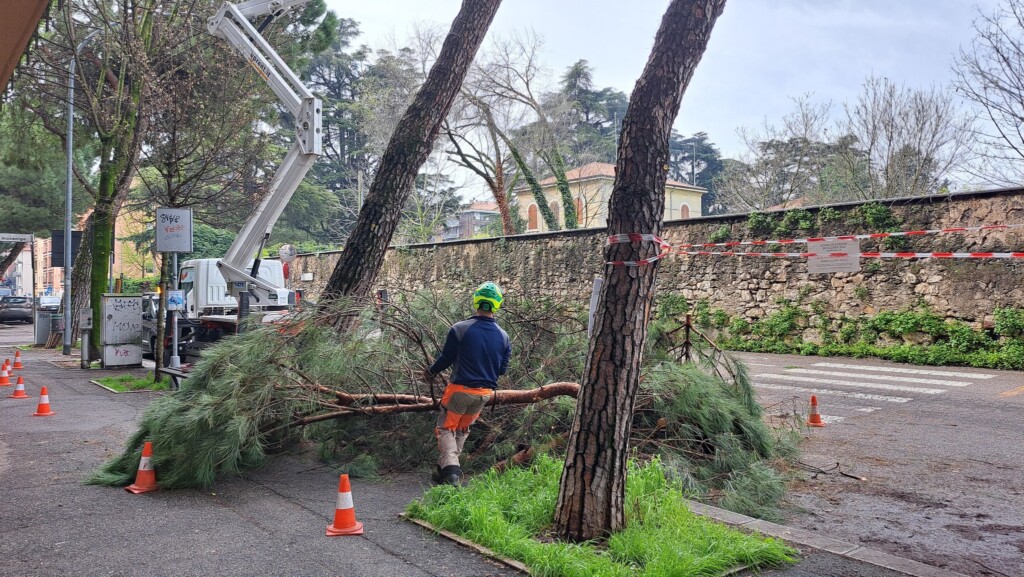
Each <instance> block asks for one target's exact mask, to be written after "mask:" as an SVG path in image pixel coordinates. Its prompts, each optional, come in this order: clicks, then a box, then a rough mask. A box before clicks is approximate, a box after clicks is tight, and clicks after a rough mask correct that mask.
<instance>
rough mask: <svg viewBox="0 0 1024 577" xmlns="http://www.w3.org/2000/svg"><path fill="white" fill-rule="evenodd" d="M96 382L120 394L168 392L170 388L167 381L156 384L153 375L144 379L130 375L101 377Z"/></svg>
mask: <svg viewBox="0 0 1024 577" xmlns="http://www.w3.org/2000/svg"><path fill="white" fill-rule="evenodd" d="M96 382H97V383H100V384H101V385H103V386H104V387H107V388H109V389H114V390H115V391H117V392H119V393H126V392H129V391H166V390H167V388H168V382H167V380H165V379H161V380H160V381H156V382H154V381H153V375H152V374H148V375H146V376H144V377H137V376H135V375H129V374H124V375H116V376H112V377H101V378H98V379H96Z"/></svg>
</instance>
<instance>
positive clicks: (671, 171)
mask: <svg viewBox="0 0 1024 577" xmlns="http://www.w3.org/2000/svg"><path fill="white" fill-rule="evenodd" d="M669 151H670V152H669V154H670V158H669V164H668V177H669V178H671V179H675V180H679V181H682V182H688V183H690V184H692V185H694V186H699V187H701V188H703V189H705V190H707V192H706V193H705V194H704V196H703V197H702V198H701V214H715V213H717V212H719V207H720V206H721V205H720V203H719V202H718V200H717V198H716V191H715V184H716V181H717V180H718V178H719V176H720V175H721V174H722V171H723V170H725V165H724V164H723V163H722V155H721V153H720V152H719V151H718V148H717V147H716V146H715V145H714V143H712V142H711V141H710V140H708V134H707V133H706V132H698V133H696V134H694V135H693V136H690V137H689V138H683V137H682V136H681V135H680V134H678V133H676V132H675V131H672V139H671V140H670V141H669Z"/></svg>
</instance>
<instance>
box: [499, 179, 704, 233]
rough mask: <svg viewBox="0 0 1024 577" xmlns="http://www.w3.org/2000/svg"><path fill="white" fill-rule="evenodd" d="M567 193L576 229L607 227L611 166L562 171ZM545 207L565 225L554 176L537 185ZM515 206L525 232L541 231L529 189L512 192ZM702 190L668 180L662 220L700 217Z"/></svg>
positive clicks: (541, 220) (542, 225)
mask: <svg viewBox="0 0 1024 577" xmlns="http://www.w3.org/2000/svg"><path fill="white" fill-rule="evenodd" d="M565 176H566V180H567V181H568V182H569V190H570V191H571V192H572V197H573V200H574V202H575V203H576V215H577V222H578V226H579V228H603V227H605V226H607V220H608V199H609V198H610V197H611V194H612V185H613V184H614V182H615V165H614V164H609V163H606V162H592V163H590V164H586V165H584V166H581V167H580V168H574V169H572V170H569V171H566V173H565ZM540 185H541V190H543V191H544V198H545V200H546V201H547V204H548V207H549V208H550V209H551V212H552V213H553V214H554V215H555V219H556V220H557V221H558V224H559V225H560V226H565V210H564V208H563V206H562V195H561V193H559V191H558V184H557V182H556V181H555V178H554V177H550V178H546V179H544V180H542V181H541V182H540ZM513 192H514V194H515V195H516V199H517V201H518V205H519V215H520V216H521V217H522V218H523V220H525V221H526V232H545V231H547V230H548V227H547V224H546V223H545V222H544V218H543V216H541V214H540V209H539V208H538V206H537V200H536V199H535V198H534V196H533V193H532V192H531V191H530V189H529V187H521V188H517V189H516V190H515V191H513ZM705 192H706V191H705V189H703V188H701V187H699V186H691V185H689V184H686V183H683V182H678V181H674V180H669V181H668V183H666V185H665V215H664V219H665V220H676V219H682V218H695V217H698V216H701V197H702V196H703V195H704V193H705Z"/></svg>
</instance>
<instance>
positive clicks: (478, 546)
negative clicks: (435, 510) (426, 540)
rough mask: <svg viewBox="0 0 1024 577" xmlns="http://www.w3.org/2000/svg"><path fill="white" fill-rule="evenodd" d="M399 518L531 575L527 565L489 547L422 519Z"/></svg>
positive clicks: (404, 515) (403, 515)
mask: <svg viewBox="0 0 1024 577" xmlns="http://www.w3.org/2000/svg"><path fill="white" fill-rule="evenodd" d="M398 517H399V518H400V519H402V520H404V521H408V522H410V523H412V524H414V525H419V526H420V527H423V528H424V529H427V530H428V531H432V532H434V533H436V534H438V535H440V536H442V537H444V538H445V539H448V540H451V541H454V542H456V543H458V544H459V545H462V546H464V547H469V548H470V549H472V550H474V551H476V552H477V553H480V554H481V555H483V556H484V557H489V558H491V559H494V560H495V561H498V562H500V563H504V564H505V565H507V566H508V567H510V568H512V569H515V570H516V571H520V572H522V573H525V574H526V575H529V574H530V568H529V567H527V566H526V565H523V564H522V563H520V562H519V561H516V560H515V559H509V558H508V557H504V556H502V555H499V554H497V553H495V552H494V551H491V550H490V549H488V548H487V547H484V546H483V545H481V544H479V543H474V542H473V541H470V540H469V539H466V538H465V537H460V536H459V535H456V534H455V533H452V532H451V531H445V530H444V529H439V528H437V527H435V526H433V525H431V524H430V523H427V522H426V521H423V520H421V519H414V518H412V517H410V516H408V515H406V514H405V513H399V514H398Z"/></svg>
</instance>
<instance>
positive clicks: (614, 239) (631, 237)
mask: <svg viewBox="0 0 1024 577" xmlns="http://www.w3.org/2000/svg"><path fill="white" fill-rule="evenodd" d="M1019 227H1024V224H1006V225H991V226H977V227H963V228H956V229H953V228H945V229H936V230H927V231H907V232H886V233H876V234H862V235H850V236H835V237H822V238H801V239H789V240H766V241H749V242H736V243H710V244H703V245H693V244H683V245H679V246H678V247H675V248H673V247H672V245H670V244H669V243H667V242H665V241H664V240H662V239H661V238H660V237H658V236H656V235H653V234H640V233H628V234H615V235H612V236H609V237H608V244H621V243H628V242H656V243H658V245H659V246H660V247H661V249H662V252H661V253H660V254H657V255H655V256H652V257H650V258H645V259H643V260H613V261H609V262H607V263H605V264H610V265H613V266H643V265H647V264H651V263H653V262H655V261H658V260H660V259H663V258H665V257H666V256H669V255H670V254H686V255H691V256H748V257H767V258H808V257H816V256H828V257H834V258H842V257H848V256H854V255H856V256H857V257H859V258H899V259H913V258H973V259H1018V258H1019V259H1024V252H860V253H846V252H831V253H820V254H819V253H816V252H749V251H708V250H684V249H687V248H693V247H695V246H696V247H709V246H737V245H760V244H791V243H797V242H806V243H813V242H822V241H829V240H860V239H865V238H886V237H888V236H910V235H916V234H936V233H940V232H970V231H979V230H998V229H1007V228H1019Z"/></svg>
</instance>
